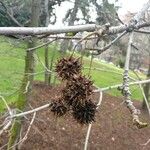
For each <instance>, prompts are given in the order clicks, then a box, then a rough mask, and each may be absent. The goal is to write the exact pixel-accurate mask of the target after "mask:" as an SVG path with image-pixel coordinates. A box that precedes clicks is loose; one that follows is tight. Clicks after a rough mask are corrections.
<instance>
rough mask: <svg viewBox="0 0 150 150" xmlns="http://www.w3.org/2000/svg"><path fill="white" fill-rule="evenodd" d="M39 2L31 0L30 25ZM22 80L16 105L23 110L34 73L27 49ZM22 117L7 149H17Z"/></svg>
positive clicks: (32, 42)
mask: <svg viewBox="0 0 150 150" xmlns="http://www.w3.org/2000/svg"><path fill="white" fill-rule="evenodd" d="M40 2H41V0H32V15H31V26H32V27H34V26H38V20H39V14H40ZM35 41H36V39H35V38H32V39H30V40H29V42H28V48H32V47H34V46H35ZM24 73H25V74H24V77H23V80H22V85H21V88H20V91H19V96H18V101H17V102H16V107H17V108H18V109H19V110H21V111H24V109H25V107H26V104H27V101H28V100H29V99H30V97H31V92H32V83H33V79H34V76H33V73H34V51H27V52H26V56H25V71H24ZM22 122H23V118H17V119H16V120H14V123H13V125H12V127H11V131H10V135H9V142H8V147H7V149H9V150H17V149H19V147H18V145H17V142H18V140H19V139H20V131H21V127H22Z"/></svg>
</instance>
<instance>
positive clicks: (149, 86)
mask: <svg viewBox="0 0 150 150" xmlns="http://www.w3.org/2000/svg"><path fill="white" fill-rule="evenodd" d="M147 79H150V63H149V67H148V73H147ZM144 93H145V96H146V98H147V100H148V102H150V100H149V95H150V83H146V84H145V86H144ZM142 108H143V109H144V110H146V109H147V107H146V103H145V101H144V100H143V104H142Z"/></svg>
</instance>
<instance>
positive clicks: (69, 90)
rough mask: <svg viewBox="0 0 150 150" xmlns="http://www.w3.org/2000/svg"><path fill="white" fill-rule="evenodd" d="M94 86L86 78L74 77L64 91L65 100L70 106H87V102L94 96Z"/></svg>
mask: <svg viewBox="0 0 150 150" xmlns="http://www.w3.org/2000/svg"><path fill="white" fill-rule="evenodd" d="M92 84H93V82H92V81H91V80H89V79H87V78H86V77H85V76H82V75H79V76H74V77H73V78H72V79H71V80H70V81H69V82H67V85H66V88H65V89H63V90H62V93H63V99H64V100H65V102H66V103H67V104H68V105H72V106H76V105H85V101H88V99H89V96H90V95H91V94H92Z"/></svg>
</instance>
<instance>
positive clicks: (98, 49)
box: [86, 31, 127, 55]
mask: <svg viewBox="0 0 150 150" xmlns="http://www.w3.org/2000/svg"><path fill="white" fill-rule="evenodd" d="M126 34H127V31H124V32H123V33H121V34H120V35H119V36H117V37H116V38H115V39H114V40H113V41H111V42H110V43H109V44H108V45H106V46H105V47H102V48H86V49H88V50H96V51H97V53H92V54H94V55H99V54H101V53H103V52H104V51H106V50H107V49H109V48H110V47H111V46H112V45H113V44H114V43H116V42H117V41H118V40H119V39H120V38H122V37H123V36H124V35H126Z"/></svg>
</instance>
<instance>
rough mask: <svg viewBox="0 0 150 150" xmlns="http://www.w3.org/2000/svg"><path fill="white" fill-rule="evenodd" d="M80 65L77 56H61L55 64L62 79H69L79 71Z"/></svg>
mask: <svg viewBox="0 0 150 150" xmlns="http://www.w3.org/2000/svg"><path fill="white" fill-rule="evenodd" d="M81 68H82V65H81V63H80V61H79V58H78V59H76V58H73V57H69V58H62V59H60V60H59V61H58V62H57V64H56V70H55V71H56V72H57V74H58V76H59V77H60V78H61V79H62V80H70V79H71V78H72V77H73V76H74V75H76V74H79V73H81Z"/></svg>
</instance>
